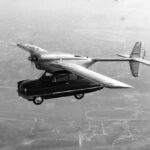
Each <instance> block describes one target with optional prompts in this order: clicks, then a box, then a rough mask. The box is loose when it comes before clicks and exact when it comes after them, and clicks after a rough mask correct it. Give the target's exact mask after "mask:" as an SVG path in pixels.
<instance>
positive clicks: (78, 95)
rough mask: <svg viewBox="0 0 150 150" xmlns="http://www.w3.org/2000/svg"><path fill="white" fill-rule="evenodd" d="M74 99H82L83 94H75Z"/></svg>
mask: <svg viewBox="0 0 150 150" xmlns="http://www.w3.org/2000/svg"><path fill="white" fill-rule="evenodd" d="M74 97H75V98H76V99H78V100H79V99H82V98H83V97H84V93H80V94H75V95H74Z"/></svg>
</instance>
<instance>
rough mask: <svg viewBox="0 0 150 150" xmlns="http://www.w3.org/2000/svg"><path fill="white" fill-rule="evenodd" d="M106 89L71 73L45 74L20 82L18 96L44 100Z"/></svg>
mask: <svg viewBox="0 0 150 150" xmlns="http://www.w3.org/2000/svg"><path fill="white" fill-rule="evenodd" d="M102 88H104V86H102V85H99V84H96V83H93V82H91V81H89V80H87V79H84V78H82V77H79V76H77V75H75V74H72V73H69V72H59V73H58V72H57V73H55V74H53V75H49V74H48V75H47V74H46V73H44V74H43V75H42V76H41V77H40V78H39V79H35V80H23V81H20V82H18V94H19V96H22V97H24V98H26V99H28V100H33V99H34V98H35V97H37V96H40V97H42V98H43V99H49V98H57V97H63V96H71V95H75V94H81V93H83V94H84V93H89V92H93V91H97V90H100V89H102Z"/></svg>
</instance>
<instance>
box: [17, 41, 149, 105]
mask: <svg viewBox="0 0 150 150" xmlns="http://www.w3.org/2000/svg"><path fill="white" fill-rule="evenodd" d="M16 45H17V46H18V47H20V48H21V49H23V50H25V51H27V52H29V54H30V56H29V57H28V60H29V61H31V62H32V63H34V64H35V67H36V68H37V69H39V70H43V71H44V72H43V74H42V75H41V76H40V77H39V78H38V79H34V80H29V79H27V80H22V81H19V82H18V90H17V91H18V95H19V96H21V97H23V98H25V99H27V100H29V101H32V102H33V103H34V104H36V105H40V104H42V103H43V101H44V100H46V99H50V98H58V97H64V96H74V97H75V98H76V99H82V98H83V97H84V95H85V94H86V93H90V92H94V91H98V90H102V89H103V88H111V89H119V88H132V86H131V85H128V84H126V83H123V82H120V81H118V80H115V79H112V78H110V77H107V76H104V75H102V74H100V73H97V72H95V71H92V70H90V69H88V68H89V67H90V66H92V65H93V64H95V63H96V62H101V61H128V62H129V65H130V69H131V73H132V75H133V76H134V77H138V76H139V65H140V63H143V64H145V65H149V66H150V61H148V60H145V59H144V57H145V50H144V49H143V43H142V42H136V43H135V45H134V47H133V50H132V52H131V54H130V55H126V54H124V55H118V56H120V57H121V58H90V57H82V56H79V55H74V54H68V53H63V52H49V51H47V50H45V49H42V48H40V47H38V46H35V45H32V44H16Z"/></svg>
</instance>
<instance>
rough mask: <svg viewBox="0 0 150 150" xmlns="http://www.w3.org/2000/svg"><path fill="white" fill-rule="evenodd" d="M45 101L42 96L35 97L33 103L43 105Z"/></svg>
mask: <svg viewBox="0 0 150 150" xmlns="http://www.w3.org/2000/svg"><path fill="white" fill-rule="evenodd" d="M43 101H44V99H43V98H42V97H40V96H39V97H35V98H34V99H33V103H34V104H35V105H41V104H42V103H43Z"/></svg>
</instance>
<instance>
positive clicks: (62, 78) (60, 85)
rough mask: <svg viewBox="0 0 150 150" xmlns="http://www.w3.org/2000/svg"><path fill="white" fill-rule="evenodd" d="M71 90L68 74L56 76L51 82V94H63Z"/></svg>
mask: <svg viewBox="0 0 150 150" xmlns="http://www.w3.org/2000/svg"><path fill="white" fill-rule="evenodd" d="M66 90H69V77H68V74H58V75H54V76H53V77H52V80H51V89H50V91H51V93H61V92H64V91H66Z"/></svg>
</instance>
